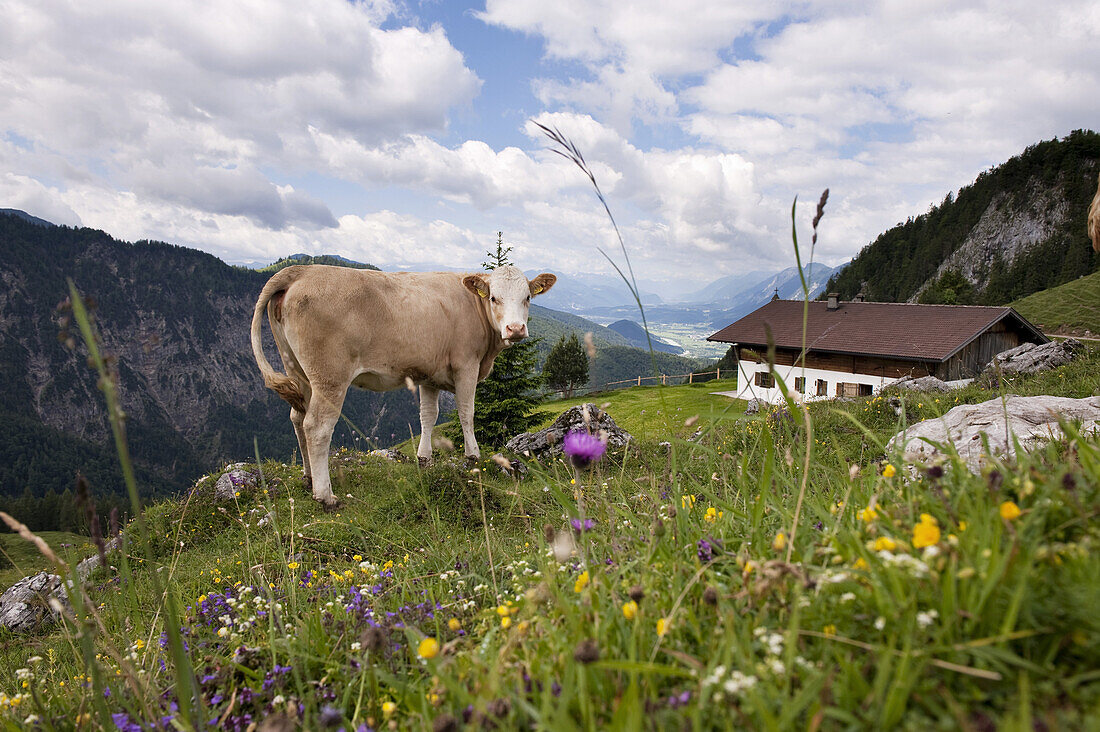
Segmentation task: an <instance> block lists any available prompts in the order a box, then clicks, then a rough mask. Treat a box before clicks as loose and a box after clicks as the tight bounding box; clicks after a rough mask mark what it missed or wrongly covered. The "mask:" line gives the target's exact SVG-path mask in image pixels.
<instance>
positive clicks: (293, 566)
mask: <svg viewBox="0 0 1100 732" xmlns="http://www.w3.org/2000/svg"><path fill="white" fill-rule="evenodd" d="M299 566H300V565H299V564H298V563H297V562H290V563H288V564H287V565H286V568H287V569H290V570H294V569H298V567H299Z"/></svg>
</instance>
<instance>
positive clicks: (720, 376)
mask: <svg viewBox="0 0 1100 732" xmlns="http://www.w3.org/2000/svg"><path fill="white" fill-rule="evenodd" d="M716 368H717V369H718V375H717V376H715V377H714V380H715V381H721V380H722V367H721V366H718V367H716Z"/></svg>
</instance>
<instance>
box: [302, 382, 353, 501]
mask: <svg viewBox="0 0 1100 732" xmlns="http://www.w3.org/2000/svg"><path fill="white" fill-rule="evenodd" d="M348 386H349V384H344V385H343V386H342V388H341V387H336V388H325V389H320V388H317V387H316V385H314V389H313V394H312V396H311V398H310V400H309V406H308V407H307V409H306V414H305V418H304V419H303V420H302V430H303V431H304V432H305V441H306V451H307V452H308V454H309V467H310V474H311V475H312V476H313V497H314V498H315V499H317V500H318V501H320V502H321V503H324V504H325V505H326V506H332V505H334V504H335V503H336V497H335V496H334V495H333V494H332V481H331V478H330V477H329V469H328V453H329V447H330V446H331V444H332V431H333V430H334V429H335V428H336V423H337V422H338V421H339V420H340V409H341V408H342V407H343V406H344V397H345V396H346V394H347V390H348Z"/></svg>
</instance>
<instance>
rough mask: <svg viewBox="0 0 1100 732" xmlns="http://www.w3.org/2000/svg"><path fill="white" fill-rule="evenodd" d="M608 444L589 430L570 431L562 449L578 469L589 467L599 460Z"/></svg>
mask: <svg viewBox="0 0 1100 732" xmlns="http://www.w3.org/2000/svg"><path fill="white" fill-rule="evenodd" d="M606 449H607V446H606V445H604V444H603V443H602V442H600V440H599V438H597V437H593V436H592V435H590V434H588V433H587V432H570V433H569V434H567V435H566V436H565V440H564V441H563V442H562V450H563V451H564V452H565V454H566V455H568V456H569V462H570V463H572V464H573V467H575V468H577V469H583V468H587V467H588V466H589V465H591V464H592V463H594V462H596V461H598V460H599V459H600V458H601V457H602V456H603V453H604V451H605V450H606Z"/></svg>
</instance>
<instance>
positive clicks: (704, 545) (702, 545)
mask: <svg viewBox="0 0 1100 732" xmlns="http://www.w3.org/2000/svg"><path fill="white" fill-rule="evenodd" d="M698 546H699V551H698V554H699V561H700V562H709V561H710V560H712V559H714V547H713V546H711V544H710V542H709V541H707V540H706V539H700V540H699V545H698Z"/></svg>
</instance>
